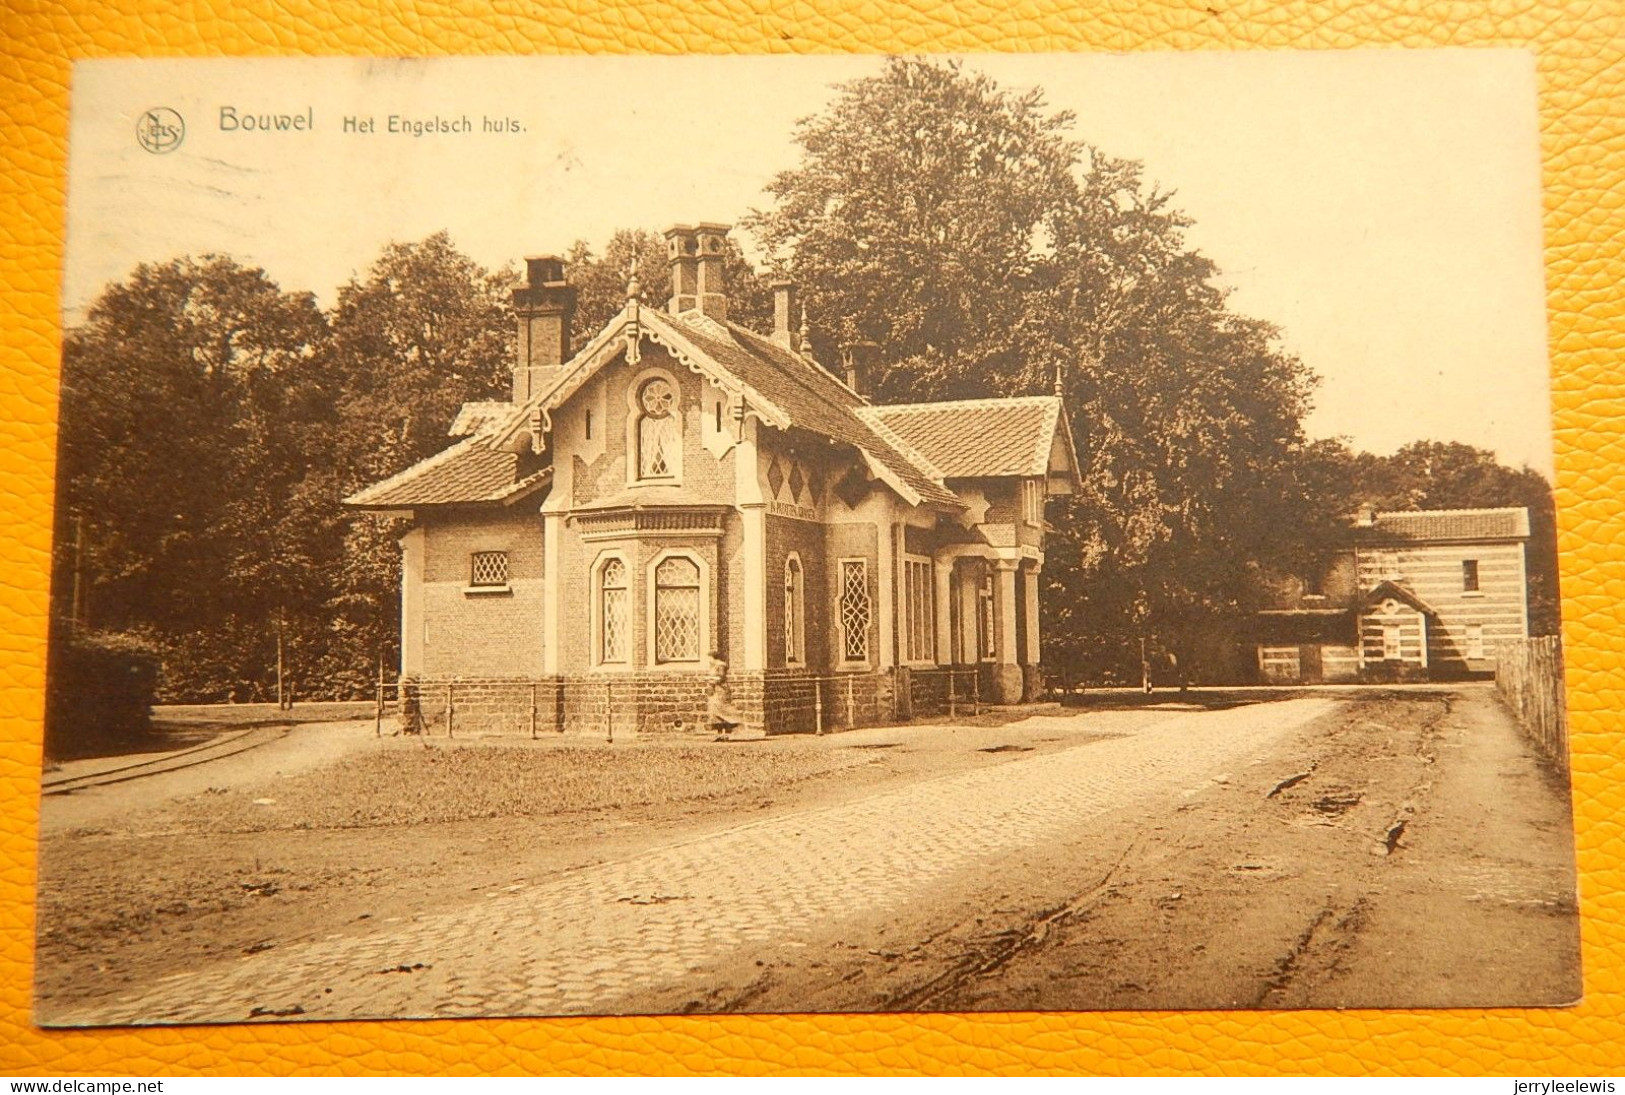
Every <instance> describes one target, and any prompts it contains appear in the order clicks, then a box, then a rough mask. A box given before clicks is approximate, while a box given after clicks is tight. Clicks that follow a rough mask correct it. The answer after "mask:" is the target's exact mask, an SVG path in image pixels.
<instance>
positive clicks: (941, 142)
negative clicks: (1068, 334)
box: [746, 59, 1078, 400]
mask: <svg viewBox="0 0 1625 1095" xmlns="http://www.w3.org/2000/svg"><path fill="white" fill-rule="evenodd" d="M1070 121H1071V119H1070V117H1069V116H1067V115H1065V114H1054V115H1052V114H1048V113H1046V111H1045V109H1044V103H1043V98H1042V96H1041V95H1040V94H1039V93H1038V92H1028V93H1025V94H1019V95H1017V94H1012V93H1010V92H1007V91H1004V90H1002V89H1000V88H999V87H997V86H996V85H995V84H994V83H993V82H992V81H991V80H989V79H988V78H986V77H984V76H980V75H976V74H973V73H969V72H967V71H965V70H964V69H963V68H961V67H960V66H959V65H958V64H956V63H952V62H936V61H921V60H906V59H892V60H888V61H887V62H886V66H885V68H884V70H883V71H882V72H881V73H880V74H879V75H876V76H872V77H867V78H864V79H859V80H854V81H852V82H850V83H847V84H844V85H842V86H841V88H840V89H839V94H838V96H837V98H836V100H835V102H834V103H833V104H832V105H831V107H830V108H829V110H828V111H826V112H825V113H823V114H821V115H818V116H816V117H812V118H808V119H806V120H804V121H802V122H801V123H800V127H799V130H798V132H797V135H796V136H797V141H798V142H799V143H800V145H801V148H802V160H801V163H800V164H799V165H798V166H796V167H794V168H792V169H790V170H787V171H784V172H781V173H780V174H778V175H777V176H775V177H774V178H773V180H772V181H771V182H770V183H769V184H768V187H767V189H768V192H769V193H770V194H772V195H773V197H774V198H775V199H776V200H775V204H774V206H773V207H772V208H771V209H769V210H767V211H765V212H757V213H755V214H753V215H752V217H751V218H749V219H748V220H747V222H746V223H747V226H748V227H750V228H751V229H752V230H753V231H754V232H755V233H756V234H757V237H758V238H759V239H760V241H761V243H762V244H763V246H764V247H765V248H766V249H767V250H768V251H769V253H770V254H772V255H774V256H775V257H776V259H777V260H778V262H779V264H780V265H781V267H782V268H783V270H784V272H786V273H788V274H789V275H790V276H791V277H793V278H794V279H795V280H796V281H798V282H799V283H800V284H801V285H802V287H803V290H804V292H805V299H806V301H807V307H808V310H809V313H810V314H811V318H812V328H813V335H814V346H815V348H816V349H817V351H818V352H819V353H820V354H821V355H822V357H823V359H824V360H826V361H832V360H834V357H835V355H836V353H837V352H838V349H839V345H838V344H839V343H840V342H842V341H845V340H855V339H863V340H868V341H872V342H875V343H877V344H879V345H880V346H881V347H882V356H881V359H880V363H879V364H880V365H881V367H882V369H881V372H880V373H879V375H877V376H876V377H873V378H872V381H873V385H874V388H875V390H876V392H877V393H878V395H879V396H880V397H881V398H882V399H883V400H884V399H886V398H892V397H901V396H903V395H904V394H905V393H909V392H917V391H919V390H920V388H921V386H923V387H924V388H925V389H926V390H929V391H933V392H939V393H942V394H945V395H953V394H965V395H984V394H988V393H989V392H997V391H999V390H1000V389H1001V387H1002V384H1001V382H1007V381H1008V380H1009V379H1010V378H1013V377H1014V376H1015V375H1016V374H1017V373H1019V371H1020V369H1021V362H1022V357H1021V355H1020V353H1019V349H1020V347H1019V342H1018V338H1017V335H1018V333H1019V331H1020V330H1021V328H1022V327H1023V324H1024V319H1025V317H1026V315H1027V310H1028V308H1027V299H1026V298H1027V297H1028V295H1029V294H1030V292H1031V290H1032V289H1033V288H1034V287H1036V286H1038V285H1041V284H1044V283H1045V282H1046V280H1048V279H1050V278H1051V277H1052V276H1053V275H1052V268H1053V264H1054V260H1053V257H1052V256H1051V255H1050V254H1049V252H1048V246H1047V245H1048V241H1049V240H1051V239H1052V238H1053V236H1054V235H1055V233H1056V231H1057V227H1058V226H1057V223H1056V222H1057V219H1058V218H1059V217H1061V216H1062V215H1063V214H1064V213H1065V211H1066V210H1067V208H1068V206H1069V203H1070V201H1071V199H1072V197H1073V194H1074V191H1075V186H1074V182H1073V178H1072V168H1073V165H1074V162H1075V159H1076V156H1077V152H1078V146H1077V145H1076V144H1074V143H1073V142H1072V141H1070V140H1068V139H1067V138H1066V136H1065V130H1066V128H1067V126H1068V125H1069V124H1070Z"/></svg>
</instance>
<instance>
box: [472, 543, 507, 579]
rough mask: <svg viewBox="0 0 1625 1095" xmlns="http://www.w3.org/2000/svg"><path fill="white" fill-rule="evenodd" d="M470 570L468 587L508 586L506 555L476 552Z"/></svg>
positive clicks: (501, 552)
mask: <svg viewBox="0 0 1625 1095" xmlns="http://www.w3.org/2000/svg"><path fill="white" fill-rule="evenodd" d="M470 570H471V573H470V575H469V583H468V584H469V585H475V586H505V585H507V584H508V553H507V552H506V551H476V552H475V553H474V557H473V560H472V563H471V567H470Z"/></svg>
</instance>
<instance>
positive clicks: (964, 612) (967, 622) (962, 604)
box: [956, 563, 982, 665]
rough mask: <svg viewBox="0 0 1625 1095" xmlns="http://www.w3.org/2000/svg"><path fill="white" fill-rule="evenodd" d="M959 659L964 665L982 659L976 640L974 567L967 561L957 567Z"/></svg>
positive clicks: (978, 609) (978, 610)
mask: <svg viewBox="0 0 1625 1095" xmlns="http://www.w3.org/2000/svg"><path fill="white" fill-rule="evenodd" d="M957 584H958V587H959V588H958V590H957V591H956V592H957V594H958V597H959V659H960V661H961V662H963V663H964V664H966V665H975V664H977V663H978V662H980V661H981V660H982V648H981V647H980V646H979V645H978V644H977V642H976V635H977V628H978V627H980V626H981V624H980V623H979V621H980V620H981V612H982V608H981V605H979V604H977V603H976V595H977V588H978V586H979V585H980V583H979V581H978V580H977V577H976V568H975V567H974V566H972V565H970V564H969V563H967V564H966V565H965V566H963V567H960V568H959V582H958V583H957Z"/></svg>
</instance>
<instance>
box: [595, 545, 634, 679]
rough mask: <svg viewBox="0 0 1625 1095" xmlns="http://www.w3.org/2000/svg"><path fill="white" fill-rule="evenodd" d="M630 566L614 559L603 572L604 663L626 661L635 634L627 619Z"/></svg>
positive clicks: (601, 653)
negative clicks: (629, 644)
mask: <svg viewBox="0 0 1625 1095" xmlns="http://www.w3.org/2000/svg"><path fill="white" fill-rule="evenodd" d="M627 596H628V594H627V588H626V564H625V563H623V562H621V560H619V559H610V560H609V561H608V562H606V563H605V564H604V567H603V569H602V570H601V571H599V577H598V598H599V601H598V619H599V624H598V628H599V650H598V660H599V661H600V662H625V661H626V652H627V647H628V641H629V637H630V633H631V625H630V621H629V620H628V619H627V611H626V608H627Z"/></svg>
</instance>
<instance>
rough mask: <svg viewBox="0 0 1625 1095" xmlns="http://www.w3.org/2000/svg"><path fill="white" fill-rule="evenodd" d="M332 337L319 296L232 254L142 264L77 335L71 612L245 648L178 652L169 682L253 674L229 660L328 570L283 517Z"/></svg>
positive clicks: (214, 645) (221, 684)
mask: <svg viewBox="0 0 1625 1095" xmlns="http://www.w3.org/2000/svg"><path fill="white" fill-rule="evenodd" d="M326 337H327V324H326V321H325V318H324V317H323V315H322V313H321V311H320V310H319V309H318V308H317V307H316V304H315V301H314V299H313V298H312V297H311V295H310V294H309V293H286V292H283V291H282V290H281V289H280V288H279V287H278V286H277V285H276V284H275V283H274V282H273V281H271V280H270V278H268V277H267V276H266V274H265V273H264V271H262V270H257V269H250V268H246V267H243V266H241V265H239V264H238V263H236V262H235V261H233V260H231V259H228V258H223V257H219V256H206V257H204V258H201V259H177V260H174V261H171V262H168V263H163V264H149V265H143V266H140V267H138V268H137V269H136V270H135V271H134V272H133V273H132V274H131V275H130V277H129V278H127V279H126V280H125V281H123V282H120V283H118V284H115V285H113V286H110V287H109V288H108V289H107V291H106V292H104V293H103V295H102V296H101V297H100V298H99V299H98V300H97V302H96V303H95V304H94V305H93V306H92V308H91V309H90V312H89V314H88V316H87V318H86V322H85V323H84V324H82V325H81V326H79V327H78V328H76V329H75V330H73V331H71V332H69V334H68V336H67V338H66V340H65V345H64V353H63V394H62V419H61V423H62V424H61V439H60V448H59V454H60V463H59V474H58V482H59V488H58V507H57V522H58V529H57V544H58V556H57V584H56V589H57V593H58V600H57V606H58V614H59V615H68V614H72V613H73V610H74V607H73V602H74V601H75V599H76V598H77V600H78V602H79V605H80V606H81V611H80V612H79V613H78V615H79V618H78V619H77V620H76V621H74V622H75V623H76V624H77V625H78V626H80V627H86V626H93V627H96V628H102V629H112V630H141V631H147V632H149V633H151V634H153V635H155V636H158V637H160V638H161V639H164V640H168V641H169V642H170V643H171V646H173V645H174V643H176V642H179V641H180V640H181V639H182V638H187V639H190V640H191V641H193V642H194V643H195V645H197V646H198V647H199V648H200V649H207V650H209V651H211V652H214V653H219V652H221V651H224V650H226V649H228V648H231V649H233V650H235V652H236V653H235V655H233V656H226V657H223V658H212V659H211V658H205V659H203V660H202V661H203V662H204V663H207V664H203V665H200V664H199V663H198V661H197V660H192V661H188V662H186V664H181V660H179V659H171V662H172V665H171V683H172V685H176V686H178V687H181V688H185V687H187V684H186V682H187V681H188V680H194V681H195V680H199V679H202V678H208V682H209V683H208V685H207V688H206V690H207V691H211V692H215V693H222V694H230V693H231V692H233V691H235V690H236V689H237V685H238V684H240V683H241V681H240V676H239V675H238V673H237V671H236V670H235V669H231V668H229V667H228V666H227V663H233V664H236V663H241V661H242V660H243V659H242V654H243V653H244V652H245V651H247V650H250V649H253V648H255V647H257V646H260V645H262V644H263V642H264V641H265V640H266V636H267V635H268V634H269V632H268V631H267V629H266V627H265V626H263V624H264V621H265V620H266V618H267V616H268V615H271V614H274V612H275V609H276V606H279V605H282V604H285V603H289V602H290V601H296V600H298V599H300V598H302V597H305V596H308V594H309V591H310V590H311V589H312V588H313V587H314V586H315V585H316V584H317V583H318V582H319V577H318V576H317V574H316V573H315V567H316V561H315V560H313V559H312V558H311V557H310V556H309V555H308V554H306V553H305V552H304V551H302V550H301V546H300V545H298V544H296V543H290V542H288V541H286V540H284V539H283V538H282V537H280V536H279V535H278V526H279V523H280V521H281V520H282V518H283V516H284V510H283V508H282V505H281V502H282V499H283V498H285V497H286V495H287V493H288V492H289V491H290V490H291V489H292V487H293V484H295V483H296V482H298V481H299V479H300V478H301V477H302V476H303V475H304V474H305V471H306V468H307V467H308V466H309V464H310V462H311V460H312V458H313V456H314V455H315V446H314V438H313V433H312V431H313V429H314V428H315V426H314V422H315V421H316V420H318V419H319V417H320V413H321V412H320V408H321V406H322V400H321V399H320V397H319V391H320V383H319V381H318V378H317V375H316V364H315V362H316V358H317V355H318V354H319V353H320V352H321V348H322V346H323V344H324V342H325V340H326ZM76 554H77V555H78V556H79V560H78V563H77V565H76V563H75V559H74V556H75V555H76Z"/></svg>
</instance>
